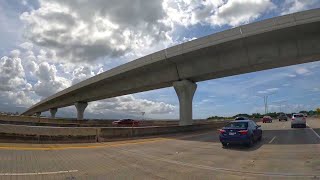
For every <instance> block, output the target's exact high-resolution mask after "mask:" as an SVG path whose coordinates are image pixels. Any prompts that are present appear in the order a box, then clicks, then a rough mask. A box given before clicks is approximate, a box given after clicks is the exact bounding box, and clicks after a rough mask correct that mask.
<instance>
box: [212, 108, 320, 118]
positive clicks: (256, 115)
mask: <svg viewBox="0 0 320 180" xmlns="http://www.w3.org/2000/svg"><path fill="white" fill-rule="evenodd" d="M296 113H303V114H307V115H308V116H314V115H320V108H317V109H316V110H310V111H299V112H296ZM280 114H283V112H270V113H267V114H260V113H252V114H245V113H243V114H237V115H234V116H229V117H225V116H210V117H208V118H207V119H234V118H236V117H239V116H244V117H248V118H254V119H256V118H262V117H263V116H270V117H272V118H278V117H279V115H280ZM292 114H294V113H287V116H288V117H291V116H292Z"/></svg>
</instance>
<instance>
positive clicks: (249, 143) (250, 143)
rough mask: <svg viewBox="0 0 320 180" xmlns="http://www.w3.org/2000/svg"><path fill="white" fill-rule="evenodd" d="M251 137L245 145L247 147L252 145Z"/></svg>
mask: <svg viewBox="0 0 320 180" xmlns="http://www.w3.org/2000/svg"><path fill="white" fill-rule="evenodd" d="M253 143H254V142H253V137H251V138H250V141H249V142H248V143H247V144H246V146H247V147H251V146H252V145H253Z"/></svg>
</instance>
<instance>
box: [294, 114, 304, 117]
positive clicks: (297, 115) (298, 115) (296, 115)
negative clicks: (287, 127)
mask: <svg viewBox="0 0 320 180" xmlns="http://www.w3.org/2000/svg"><path fill="white" fill-rule="evenodd" d="M293 116H294V117H303V115H302V114H295V115H293Z"/></svg>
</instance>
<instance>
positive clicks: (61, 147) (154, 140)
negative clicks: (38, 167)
mask: <svg viewBox="0 0 320 180" xmlns="http://www.w3.org/2000/svg"><path fill="white" fill-rule="evenodd" d="M208 133H212V131H210V132H205V133H196V134H189V135H185V136H171V137H166V138H152V139H146V140H138V141H135V140H129V141H120V142H118V143H112V144H111V143H104V144H100V145H90V144H88V145H87V146H60V147H57V146H47V147H32V146H1V145H0V150H1V149H4V150H39V151H41V150H67V149H93V148H107V147H118V146H126V145H136V144H145V143H153V142H160V141H169V140H176V139H177V138H179V139H184V138H191V137H196V136H201V135H204V134H208Z"/></svg>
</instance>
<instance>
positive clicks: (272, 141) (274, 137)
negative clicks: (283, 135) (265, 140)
mask: <svg viewBox="0 0 320 180" xmlns="http://www.w3.org/2000/svg"><path fill="white" fill-rule="evenodd" d="M275 138H276V136H274V137H273V138H272V139H271V140H270V141H269V144H271V143H272V142H273V140H274V139H275Z"/></svg>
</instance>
